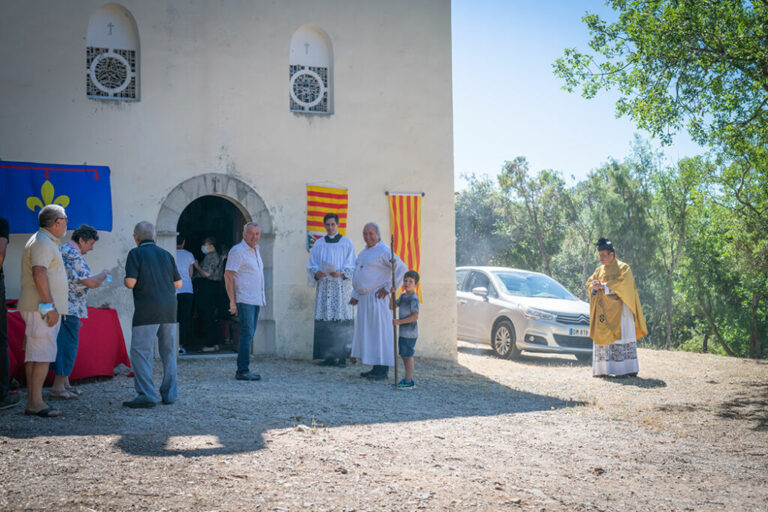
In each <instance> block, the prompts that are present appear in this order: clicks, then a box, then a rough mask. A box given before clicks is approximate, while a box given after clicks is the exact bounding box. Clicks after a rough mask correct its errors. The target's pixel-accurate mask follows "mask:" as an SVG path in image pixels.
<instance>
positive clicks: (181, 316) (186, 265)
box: [176, 235, 195, 355]
mask: <svg viewBox="0 0 768 512" xmlns="http://www.w3.org/2000/svg"><path fill="white" fill-rule="evenodd" d="M185 243H186V240H185V239H184V237H183V236H181V235H178V236H177V237H176V268H177V269H178V271H179V275H180V276H181V288H179V289H178V290H176V305H177V306H178V307H177V319H178V321H179V354H181V355H184V354H186V353H187V349H188V348H189V347H190V342H191V341H192V340H191V334H192V333H191V332H190V327H191V325H192V299H193V297H194V295H193V294H194V290H193V289H192V265H193V264H194V263H195V256H194V255H193V254H192V253H191V252H189V251H188V250H186V249H184V245H185Z"/></svg>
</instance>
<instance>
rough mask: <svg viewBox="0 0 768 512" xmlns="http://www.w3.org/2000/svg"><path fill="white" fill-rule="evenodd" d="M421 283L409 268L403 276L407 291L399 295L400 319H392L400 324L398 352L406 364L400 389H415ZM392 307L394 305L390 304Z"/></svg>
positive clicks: (395, 323) (394, 323) (415, 273)
mask: <svg viewBox="0 0 768 512" xmlns="http://www.w3.org/2000/svg"><path fill="white" fill-rule="evenodd" d="M418 283H419V273H418V272H416V271H415V270H409V271H408V272H406V273H405V276H403V287H404V288H405V293H403V294H402V295H400V297H398V299H397V301H396V303H397V306H398V315H397V316H398V319H397V320H392V324H393V325H399V326H400V332H399V337H398V340H397V345H398V353H399V354H400V357H402V358H403V365H404V366H405V378H404V379H402V380H401V381H400V382H398V383H397V388H398V389H413V388H414V386H415V383H414V382H413V354H414V346H415V345H416V338H418V337H419V326H418V324H417V322H416V320H418V319H419V296H418V295H416V293H415V292H416V285H417V284H418ZM390 307H393V306H392V304H390Z"/></svg>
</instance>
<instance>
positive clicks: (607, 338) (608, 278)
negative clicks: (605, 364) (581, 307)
mask: <svg viewBox="0 0 768 512" xmlns="http://www.w3.org/2000/svg"><path fill="white" fill-rule="evenodd" d="M595 279H597V280H598V281H600V282H601V283H603V284H605V285H607V286H608V288H609V289H610V290H611V291H612V292H613V294H611V295H606V294H605V291H604V290H599V291H598V292H597V293H596V294H594V295H592V286H591V285H592V281H594V280H595ZM587 289H588V290H589V297H590V298H589V337H590V338H592V340H593V341H594V342H595V345H610V344H611V343H613V342H614V341H616V340H620V339H621V338H622V335H621V309H622V303H623V304H626V305H627V307H628V308H629V310H630V311H632V314H633V315H634V317H635V337H636V338H637V339H638V340H639V339H640V338H642V337H643V336H645V335H646V334H648V328H647V327H646V326H645V317H644V316H643V308H642V307H641V306H640V296H639V295H638V293H637V285H635V278H634V277H633V276H632V269H631V268H629V265H627V264H626V263H624V262H621V261H619V260H617V259H616V258H614V259H613V262H612V263H611V264H610V265H607V266H606V265H600V266H599V267H598V268H597V270H595V273H594V274H592V277H590V278H589V281H587Z"/></svg>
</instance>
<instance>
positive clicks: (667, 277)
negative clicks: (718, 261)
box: [650, 157, 712, 350]
mask: <svg viewBox="0 0 768 512" xmlns="http://www.w3.org/2000/svg"><path fill="white" fill-rule="evenodd" d="M711 174H712V171H711V164H710V163H709V162H707V161H705V160H704V159H702V158H700V157H697V158H688V159H684V160H681V161H680V162H678V164H677V166H675V167H670V168H666V169H659V170H658V171H656V172H655V173H654V174H653V187H654V195H653V200H652V203H651V215H650V219H651V223H652V225H653V226H654V231H655V232H656V239H657V242H658V244H657V247H658V260H659V264H660V265H661V267H662V270H663V272H662V275H661V283H660V284H661V286H662V288H663V291H664V310H665V311H664V313H665V316H666V333H665V340H664V347H665V348H666V349H667V350H669V349H670V348H671V346H672V331H673V302H674V294H675V282H676V281H677V279H678V265H679V263H680V259H681V257H682V256H683V252H684V248H685V243H686V241H687V239H688V235H689V232H690V227H689V224H690V221H689V217H690V212H691V209H692V207H693V205H694V203H695V201H696V198H697V197H698V195H699V194H700V193H701V190H700V185H701V182H702V176H708V175H711Z"/></svg>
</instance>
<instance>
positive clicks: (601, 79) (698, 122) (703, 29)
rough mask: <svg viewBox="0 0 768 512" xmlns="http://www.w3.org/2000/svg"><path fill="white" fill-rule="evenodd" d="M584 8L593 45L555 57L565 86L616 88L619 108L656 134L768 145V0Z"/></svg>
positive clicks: (617, 1) (615, 1)
mask: <svg viewBox="0 0 768 512" xmlns="http://www.w3.org/2000/svg"><path fill="white" fill-rule="evenodd" d="M607 4H608V5H610V6H611V7H612V8H613V9H614V10H615V11H617V13H618V19H617V20H616V21H615V22H608V21H606V20H605V19H602V18H601V17H600V16H598V15H595V14H589V13H587V14H586V15H585V16H584V17H583V21H584V22H585V23H586V25H587V26H588V27H589V30H590V33H591V35H592V39H591V41H590V43H589V46H590V48H591V50H592V51H591V52H589V53H587V52H581V51H579V50H577V49H575V48H569V49H566V50H565V53H564V56H563V57H562V58H560V59H558V60H557V61H556V62H555V64H554V69H555V74H556V75H558V76H560V77H561V78H562V79H563V80H564V82H565V88H566V89H567V90H568V91H574V90H576V89H577V88H579V87H580V88H581V93H582V95H583V96H584V97H586V98H591V97H593V96H594V95H595V94H596V93H597V92H598V91H600V90H602V89H617V90H618V91H619V93H620V95H621V96H620V99H619V100H618V103H617V105H616V107H617V114H618V115H622V116H623V115H627V116H629V117H631V118H632V119H633V120H634V121H635V123H636V124H637V126H639V127H640V128H643V129H645V130H648V131H649V132H650V133H651V134H652V135H653V136H658V137H660V138H661V140H662V141H664V142H666V143H669V142H671V138H672V135H673V134H674V133H675V132H677V131H678V130H680V129H683V128H685V129H687V130H688V132H689V133H690V135H691V137H692V138H693V139H694V140H695V141H696V142H698V143H699V144H702V145H705V146H706V145H709V146H715V147H720V148H723V149H724V150H726V151H727V152H728V153H730V154H732V155H742V154H747V153H750V152H751V151H753V150H760V148H765V147H767V146H768V1H766V0H752V1H746V0H609V1H608V2H607Z"/></svg>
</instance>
